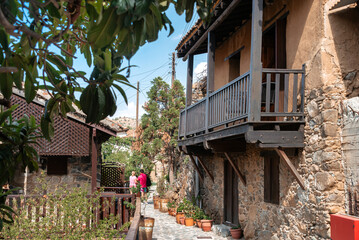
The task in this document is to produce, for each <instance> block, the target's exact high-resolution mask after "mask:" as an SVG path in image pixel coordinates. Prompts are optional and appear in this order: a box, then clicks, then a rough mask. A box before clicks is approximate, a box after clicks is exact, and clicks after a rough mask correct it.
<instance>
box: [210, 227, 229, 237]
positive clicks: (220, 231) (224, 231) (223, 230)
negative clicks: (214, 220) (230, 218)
mask: <svg viewBox="0 0 359 240" xmlns="http://www.w3.org/2000/svg"><path fill="white" fill-rule="evenodd" d="M229 229H231V227H229V226H227V225H224V224H221V225H213V226H212V231H213V232H214V233H215V234H216V235H218V236H221V237H224V238H225V237H228V236H229V235H230V231H229Z"/></svg>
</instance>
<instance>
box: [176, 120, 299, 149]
mask: <svg viewBox="0 0 359 240" xmlns="http://www.w3.org/2000/svg"><path fill="white" fill-rule="evenodd" d="M304 125H305V122H304V121H291V122H288V121H283V122H278V121H274V122H270V121H267V122H251V123H248V122H246V123H242V124H239V125H234V126H230V127H226V128H222V129H218V130H215V131H212V132H209V133H203V134H198V135H191V136H187V138H182V139H180V140H179V141H178V146H179V147H180V148H181V147H184V146H196V145H197V146H198V145H205V144H207V143H210V142H211V141H216V140H230V139H243V140H245V142H247V143H255V144H258V146H259V147H260V148H276V147H281V148H303V147H304Z"/></svg>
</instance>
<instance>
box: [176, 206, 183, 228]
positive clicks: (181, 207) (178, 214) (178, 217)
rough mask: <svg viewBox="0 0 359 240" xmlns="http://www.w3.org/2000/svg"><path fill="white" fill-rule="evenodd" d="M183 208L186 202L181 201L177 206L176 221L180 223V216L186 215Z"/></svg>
mask: <svg viewBox="0 0 359 240" xmlns="http://www.w3.org/2000/svg"><path fill="white" fill-rule="evenodd" d="M183 209H184V203H183V202H181V203H180V204H179V205H178V207H177V214H176V222H177V223H178V224H179V223H181V222H180V218H181V217H184V213H183Z"/></svg>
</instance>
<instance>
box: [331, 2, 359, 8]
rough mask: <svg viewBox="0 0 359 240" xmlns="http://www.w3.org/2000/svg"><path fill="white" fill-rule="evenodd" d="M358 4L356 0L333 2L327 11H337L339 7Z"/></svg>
mask: <svg viewBox="0 0 359 240" xmlns="http://www.w3.org/2000/svg"><path fill="white" fill-rule="evenodd" d="M354 3H358V0H337V1H334V2H333V4H332V6H331V7H330V8H329V10H334V9H338V8H341V7H346V6H348V5H350V4H354Z"/></svg>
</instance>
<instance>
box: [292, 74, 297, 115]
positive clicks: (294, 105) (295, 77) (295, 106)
mask: <svg viewBox="0 0 359 240" xmlns="http://www.w3.org/2000/svg"><path fill="white" fill-rule="evenodd" d="M297 91H298V73H294V79H293V111H292V112H294V113H295V112H297Z"/></svg>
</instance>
